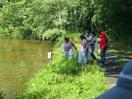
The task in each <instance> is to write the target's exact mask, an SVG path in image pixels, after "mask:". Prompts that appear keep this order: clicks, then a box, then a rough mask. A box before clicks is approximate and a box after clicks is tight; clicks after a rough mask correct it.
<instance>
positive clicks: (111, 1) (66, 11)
mask: <svg viewBox="0 0 132 99" xmlns="http://www.w3.org/2000/svg"><path fill="white" fill-rule="evenodd" d="M131 5H132V1H131V0H127V1H126V0H125V1H124V0H69V1H67V0H1V1H0V34H1V36H5V37H9V38H23V39H52V40H54V39H56V38H57V37H58V36H62V35H64V34H65V33H66V32H67V31H72V32H73V33H74V32H80V31H84V30H90V31H93V30H95V31H97V32H100V31H104V30H105V31H107V33H108V34H109V35H110V36H112V38H116V39H121V40H122V39H124V40H125V39H126V38H128V37H129V35H131V32H132V31H131V30H132V29H131V25H132V22H131V21H130V18H131V17H132V16H131V15H132V6H131Z"/></svg>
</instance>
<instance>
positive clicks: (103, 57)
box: [102, 50, 106, 64]
mask: <svg viewBox="0 0 132 99" xmlns="http://www.w3.org/2000/svg"><path fill="white" fill-rule="evenodd" d="M105 52H106V50H103V53H102V59H103V64H105Z"/></svg>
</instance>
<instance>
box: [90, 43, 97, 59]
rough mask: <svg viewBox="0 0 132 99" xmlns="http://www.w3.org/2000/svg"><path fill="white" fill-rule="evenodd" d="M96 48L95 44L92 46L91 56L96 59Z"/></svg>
mask: <svg viewBox="0 0 132 99" xmlns="http://www.w3.org/2000/svg"><path fill="white" fill-rule="evenodd" d="M94 49H95V46H94V45H93V46H91V55H90V56H91V57H92V58H93V59H94V60H96V59H97V58H96V57H95V55H94Z"/></svg>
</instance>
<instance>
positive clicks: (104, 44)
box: [100, 32, 107, 65]
mask: <svg viewBox="0 0 132 99" xmlns="http://www.w3.org/2000/svg"><path fill="white" fill-rule="evenodd" d="M106 50H107V38H106V35H105V32H101V38H100V51H101V54H100V58H101V59H100V64H101V65H104V64H105V53H106Z"/></svg>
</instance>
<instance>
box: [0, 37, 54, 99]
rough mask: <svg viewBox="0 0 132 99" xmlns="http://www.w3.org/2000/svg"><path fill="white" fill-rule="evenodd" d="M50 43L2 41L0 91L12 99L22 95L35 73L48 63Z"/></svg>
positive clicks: (0, 40)
mask: <svg viewBox="0 0 132 99" xmlns="http://www.w3.org/2000/svg"><path fill="white" fill-rule="evenodd" d="M51 48H52V46H51V44H50V43H49V42H32V41H23V40H5V39H0V91H1V90H4V93H6V94H8V95H7V96H6V98H10V97H12V96H14V95H15V94H17V93H20V92H21V91H22V89H23V88H24V87H25V82H27V81H28V80H29V79H30V78H31V77H32V76H33V74H34V73H36V72H37V71H38V70H39V69H41V67H42V66H43V64H45V63H47V61H48V59H47V53H48V51H51Z"/></svg>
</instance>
